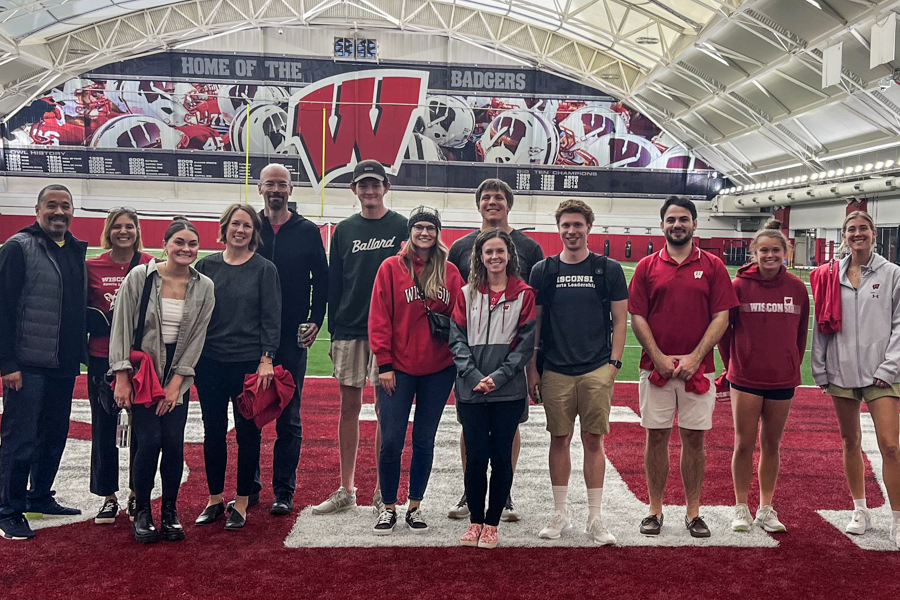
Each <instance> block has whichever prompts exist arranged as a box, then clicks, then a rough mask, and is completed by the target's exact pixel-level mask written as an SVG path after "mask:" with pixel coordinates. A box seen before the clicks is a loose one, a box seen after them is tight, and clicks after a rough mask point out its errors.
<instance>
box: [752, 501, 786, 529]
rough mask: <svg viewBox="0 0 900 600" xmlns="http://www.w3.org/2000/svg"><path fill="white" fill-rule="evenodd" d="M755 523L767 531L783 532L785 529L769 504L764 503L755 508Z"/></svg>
mask: <svg viewBox="0 0 900 600" xmlns="http://www.w3.org/2000/svg"><path fill="white" fill-rule="evenodd" d="M756 524H757V525H759V526H760V527H762V528H763V529H765V530H766V531H768V532H769V533H784V532H785V531H787V527H785V526H784V523H782V522H781V521H779V520H778V513H777V512H775V509H774V508H772V505H771V504H766V505H765V506H760V507H759V508H758V509H756Z"/></svg>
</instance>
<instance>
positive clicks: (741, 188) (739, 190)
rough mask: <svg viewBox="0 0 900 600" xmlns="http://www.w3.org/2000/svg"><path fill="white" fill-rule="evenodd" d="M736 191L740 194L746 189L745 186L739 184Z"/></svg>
mask: <svg viewBox="0 0 900 600" xmlns="http://www.w3.org/2000/svg"><path fill="white" fill-rule="evenodd" d="M734 191H735V192H737V193H738V194H740V193H741V192H743V191H744V186H742V185H739V186H737V188H736V189H735V190H734Z"/></svg>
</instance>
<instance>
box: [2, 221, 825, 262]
mask: <svg viewBox="0 0 900 600" xmlns="http://www.w3.org/2000/svg"><path fill="white" fill-rule="evenodd" d="M104 220H105V219H104V218H100V217H79V218H77V219H75V220H74V221H72V233H73V234H75V236H76V237H77V238H79V239H82V240H87V241H88V243H90V245H91V246H99V245H100V235H101V234H102V233H103V222H104ZM171 222H172V221H170V220H169V219H149V218H147V219H142V220H141V235H142V236H143V238H144V246H146V247H147V248H160V247H162V239H163V233H164V232H165V231H166V228H167V227H168V226H169V224H170V223H171ZM32 223H34V217H31V216H28V215H0V240H6V239H8V238H9V237H10V236H11V235H13V234H14V233H16V232H17V231H19V230H20V229H22V228H23V227H27V226H29V225H31V224H32ZM193 223H194V226H195V227H196V228H197V231H199V232H200V247H201V248H202V249H204V250H221V249H222V248H223V247H224V246H223V245H222V244H219V243H218V242H216V237H218V235H219V224H218V223H217V222H215V221H194V222H193ZM333 229H334V226H333V225H320V226H319V231H320V233H321V235H322V243H323V244H325V246H326V249H327V247H328V243H329V241H330V239H331V231H332V230H333ZM472 231H474V229H445V230H443V231H442V232H441V239H443V240H444V243H445V244H447V246H448V247H449V246H451V245H453V242H455V241H456V240H458V239H459V238H461V237H463V236H464V235H466V234H468V233H471V232H472ZM525 235H527V236H528V237H530V238H532V239H534V240H535V241H536V242H537V243H538V244H540V245H541V248H542V249H543V250H544V255H546V256H551V255H553V254H559V253H560V252H561V251H562V240H560V239H559V234H557V233H556V232H553V231H526V232H525ZM607 239H608V240H609V257H610V258H614V259H616V260H620V261H630V262H637V261H639V260H640V259H642V258H644V257H645V256H647V254H649V253H648V251H647V250H648V244H649V243H650V242H651V241H652V242H653V251H654V252H658V251H659V250H660V249H662V247H663V246H664V245H665V243H666V239H665V238H664V237H663V236H662V235H635V234H627V235H626V234H606V233H594V234H591V236H590V238H589V239H588V246H589V247H590V249H591V250H593V251H594V252H597V253H598V254H603V252H604V246H605V244H604V242H605V241H606V240H607ZM731 240H732V238H707V239H700V238H697V242H698V243H699V245H700V247H701V248H702V249H704V250H708V251H709V252H712V253H713V254H715V255H716V256H718V257H719V258H724V254H723V253H724V249H725V247H726V242H730V241H731ZM629 241H630V242H631V252H630V255H629V253H628V251H627V247H628V242H629ZM822 241H824V240H822Z"/></svg>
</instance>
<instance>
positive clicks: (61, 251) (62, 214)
mask: <svg viewBox="0 0 900 600" xmlns="http://www.w3.org/2000/svg"><path fill="white" fill-rule="evenodd" d="M35 215H36V216H37V222H36V223H35V224H34V225H31V226H29V227H26V228H25V229H23V230H21V231H20V232H18V233H17V234H15V235H14V236H12V237H11V238H10V239H9V240H7V241H6V243H5V244H3V247H2V248H0V375H2V377H3V420H2V421H0V537H3V538H4V539H8V540H27V539H31V538H33V537H34V532H33V531H32V530H31V527H29V525H28V520H27V519H26V518H25V515H24V513H25V512H32V513H42V514H43V515H48V516H70V515H79V514H81V511H80V510H78V509H77V508H67V507H65V506H60V504H59V503H58V502H57V501H56V500H55V499H54V498H53V492H52V491H51V487H52V486H53V481H54V479H56V472H57V470H58V469H59V461H60V459H61V458H62V454H63V450H64V449H65V447H66V439H67V438H68V435H69V414H70V412H71V409H72V390H73V389H74V387H75V378H76V377H77V376H78V374H79V372H80V371H81V363H83V362H86V357H85V349H86V346H85V342H86V339H87V337H86V333H85V310H86V306H87V273H86V270H85V263H84V259H85V255H86V254H87V243H86V242H82V241H80V240H77V239H75V236H73V235H72V234H71V232H69V224H70V223H71V222H72V217H73V215H74V206H73V202H72V194H71V192H69V190H68V189H67V188H66V187H65V186H62V185H48V186H47V187H45V188H44V189H42V190H41V191H40V193H39V194H38V200H37V206H36V207H35ZM29 478H30V479H31V489H28V481H29Z"/></svg>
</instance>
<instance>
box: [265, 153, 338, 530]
mask: <svg viewBox="0 0 900 600" xmlns="http://www.w3.org/2000/svg"><path fill="white" fill-rule="evenodd" d="M258 190H259V194H260V196H262V197H263V200H265V205H266V207H265V209H264V210H262V211H261V212H260V214H259V216H260V219H262V231H261V233H262V244H261V245H260V247H259V250H258V252H259V253H260V254H261V255H263V256H264V257H265V258H267V259H269V260H270V261H272V262H273V263H275V267H276V268H277V269H278V277H279V279H280V280H281V345H280V346H279V347H278V352H277V353H276V354H275V364H276V365H282V366H283V367H284V368H285V369H286V370H287V371H290V372H291V375H293V377H294V382H295V383H296V384H297V390H296V391H295V392H294V396H293V398H291V401H290V402H289V403H288V405H287V406H286V407H285V408H284V411H282V413H281V416H280V417H278V420H277V422H276V424H275V430H276V432H277V434H278V439H277V440H276V441H275V449H274V458H273V464H272V488H273V490H274V492H275V501H274V502H273V503H272V508H271V510H270V512H271V513H272V514H273V515H287V514H290V513H291V511H292V510H293V507H294V490H295V488H296V484H297V464H298V463H299V462H300V444H301V441H302V427H301V422H300V396H301V394H302V391H303V378H304V377H305V376H306V360H307V349H308V348H309V347H310V346H311V345H312V343H313V342H314V341H315V340H316V336H317V335H318V334H319V329H321V327H322V321H323V320H324V319H325V305H326V302H327V300H328V261H327V259H326V258H325V246H324V244H323V243H322V237H321V235H320V234H319V228H318V226H316V225H315V224H314V223H313V222H312V221H308V220H306V219H304V218H303V217H301V216H300V215H298V214H297V213H295V212H294V211H291V210H289V209H288V207H287V204H288V199H289V198H290V197H291V192H293V190H294V188H293V186H292V185H291V174H290V172H289V171H288V170H287V169H286V168H285V167H284V166H283V165H280V164H275V163H273V164H270V165H267V166H266V167H265V168H264V169H263V170H262V172H261V173H260V175H259V185H258ZM310 296H311V297H312V302H311V303H310ZM301 325H305V327H304V329H305V330H306V331H305V333H303V334H300V327H301Z"/></svg>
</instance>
